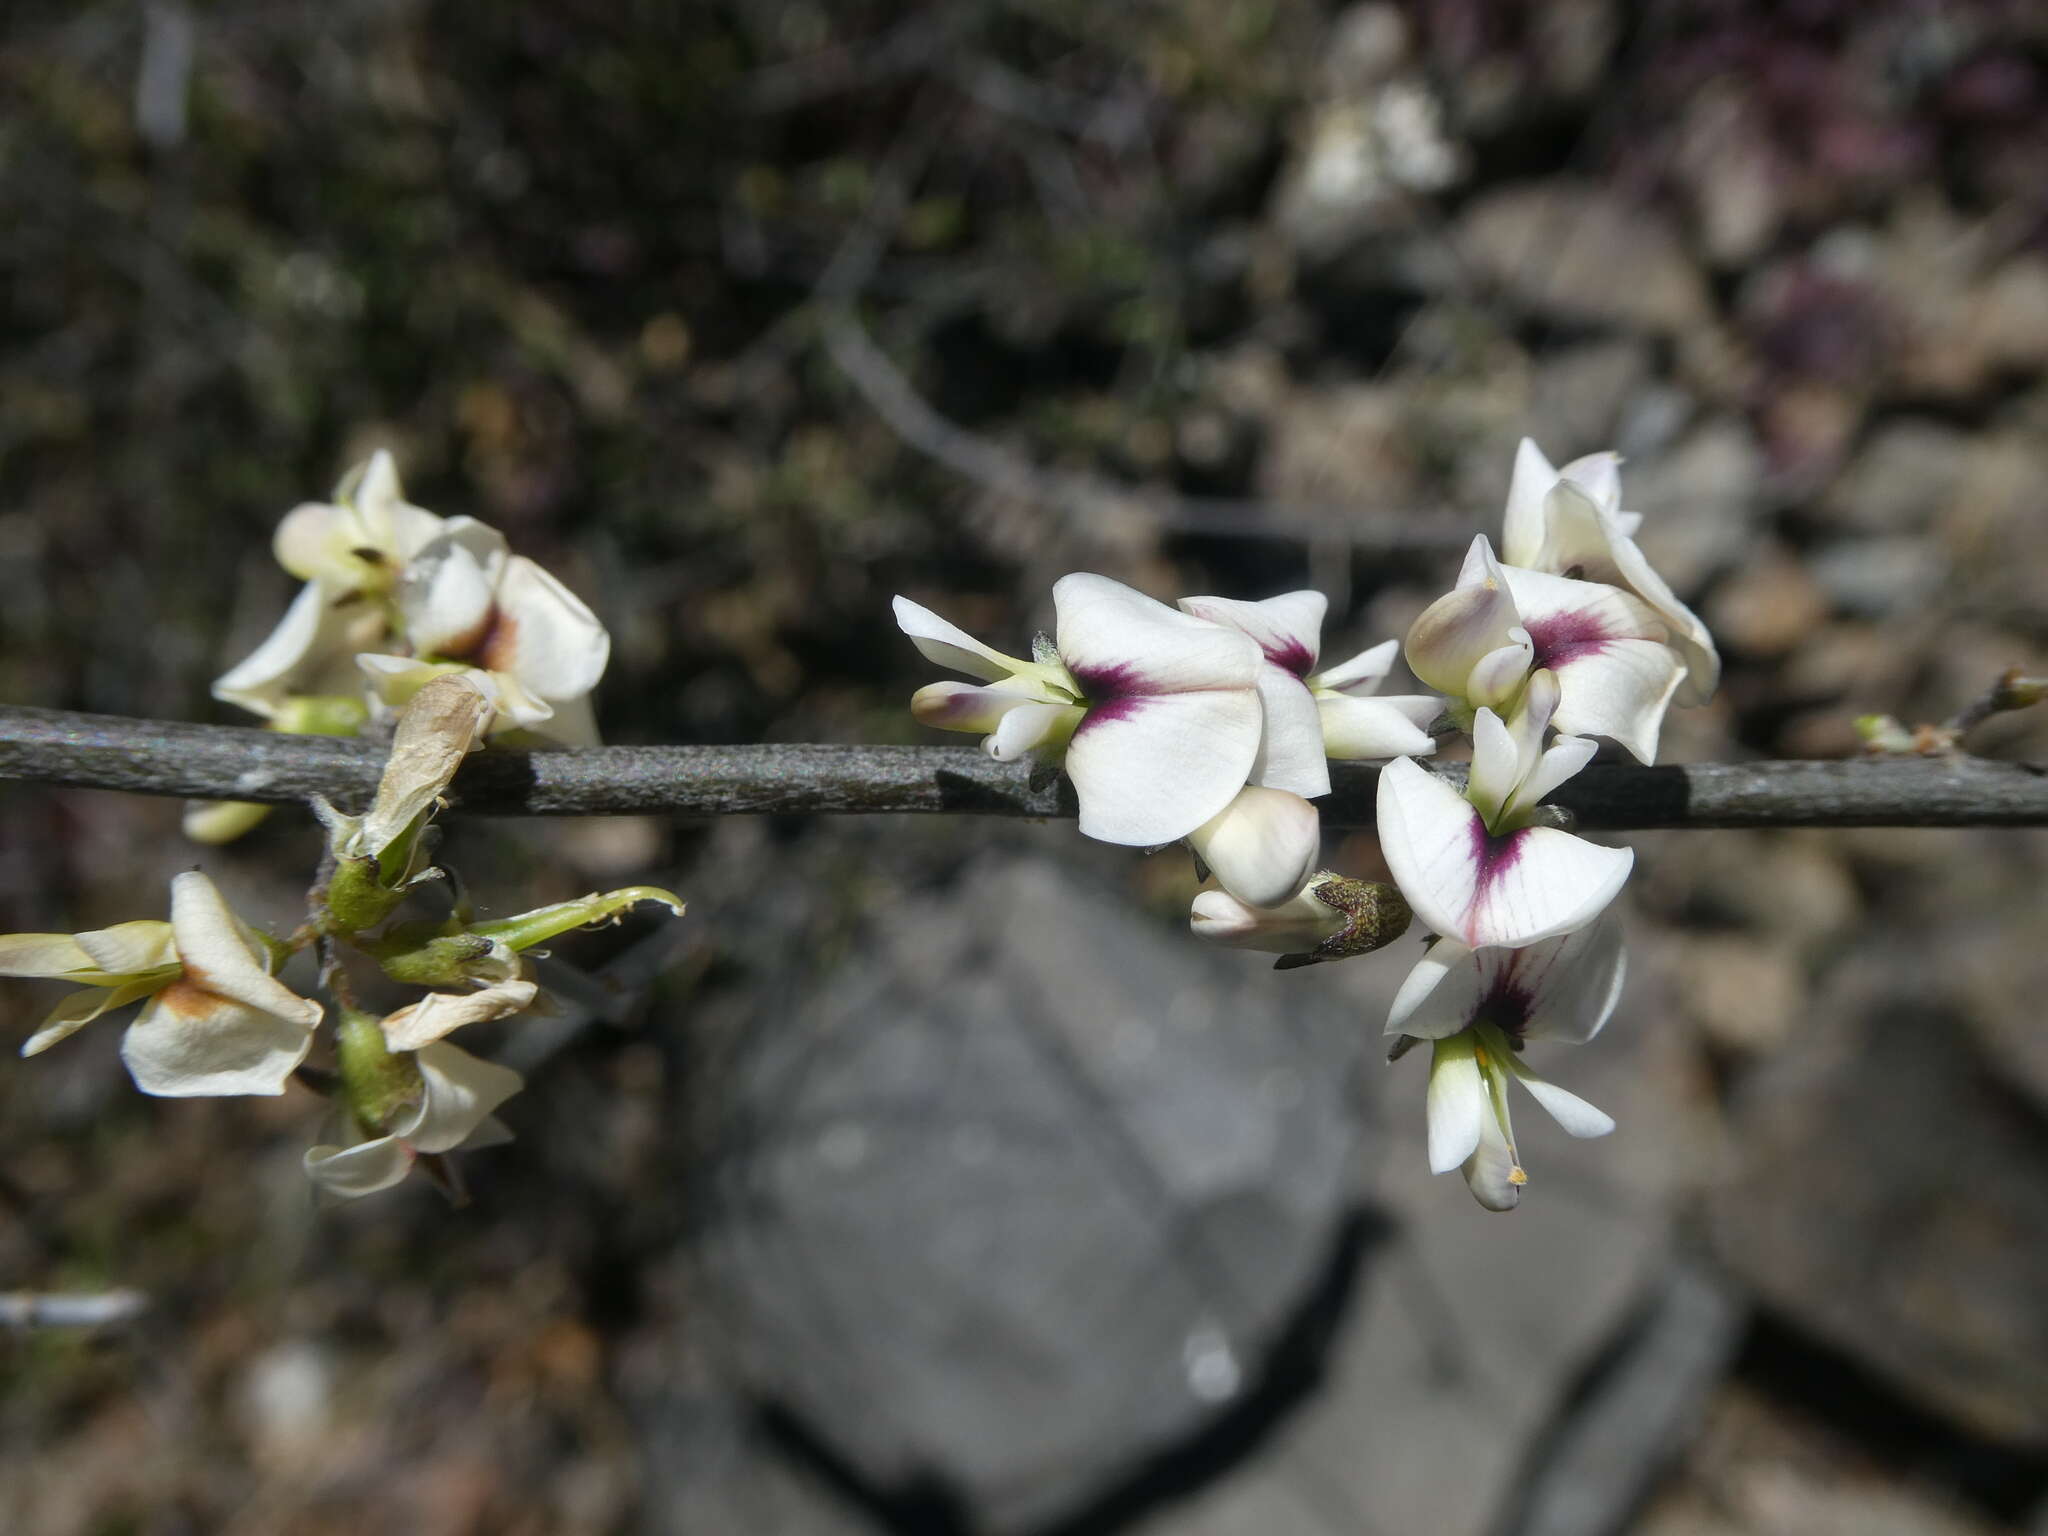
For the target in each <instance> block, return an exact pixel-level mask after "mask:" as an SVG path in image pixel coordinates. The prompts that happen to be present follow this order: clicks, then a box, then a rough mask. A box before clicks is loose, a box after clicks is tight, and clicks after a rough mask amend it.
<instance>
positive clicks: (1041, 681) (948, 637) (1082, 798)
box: [895, 573, 1263, 847]
mask: <svg viewBox="0 0 2048 1536" xmlns="http://www.w3.org/2000/svg"><path fill="white" fill-rule="evenodd" d="M1052 597H1053V610H1054V613H1055V616H1056V626H1055V627H1056V636H1055V638H1053V639H1049V640H1045V641H1043V642H1042V643H1041V644H1040V645H1038V646H1036V647H1034V654H1033V659H1032V660H1030V661H1025V660H1023V659H1022V658H1020V657H1015V656H1006V655H1004V654H1003V653H1002V652H1000V651H996V650H993V649H991V648H990V647H988V646H985V645H983V644H982V643H981V642H980V641H978V640H976V639H974V638H973V637H972V636H971V635H969V634H967V633H966V632H965V631H964V630H962V629H959V628H958V627H956V626H955V625H952V624H949V623H947V622H946V620H944V619H942V618H940V617H939V616H938V615H937V614H935V613H933V612H931V610H929V609H927V608H922V607H920V606H918V605H917V604H916V603H913V602H911V601H909V600H908V599H906V598H902V597H899V598H897V599H896V602H895V611H896V622H897V624H898V625H900V626H901V627H902V630H903V632H904V633H905V634H907V635H908V636H910V638H911V640H912V642H913V643H915V644H916V646H917V648H918V650H919V651H920V652H921V653H922V654H923V655H924V657H925V658H926V659H927V660H929V661H933V662H936V663H938V664H939V665H940V666H944V667H951V668H953V669H955V670H956V671H960V672H965V673H968V674H969V675H971V676H973V677H977V678H979V679H981V681H982V685H983V686H973V685H969V684H964V683H933V684H931V685H930V686H928V687H925V688H921V689H919V690H918V692H917V694H916V696H915V697H914V698H913V699H912V700H911V706H910V707H911V711H912V713H914V714H915V715H916V716H917V718H918V720H919V721H921V722H922V723H924V724H926V725H931V726H937V727H939V728H940V729H942V730H955V731H973V732H977V733H985V736H986V739H985V740H984V741H983V743H982V745H983V746H984V748H985V749H986V750H987V751H988V753H989V755H990V756H991V757H994V758H996V759H997V760H999V761H1004V762H1008V761H1012V760H1014V759H1016V758H1019V757H1023V756H1025V755H1027V754H1030V753H1041V754H1044V755H1047V756H1052V757H1063V759H1064V763H1065V767H1066V771H1067V775H1068V777H1069V778H1071V779H1072V780H1073V784H1074V796H1075V799H1076V800H1077V801H1078V802H1079V805H1080V813H1081V815H1080V823H1081V831H1082V832H1083V833H1084V834H1085V835H1087V836H1089V837H1093V838H1099V839H1101V840H1102V841H1103V842H1107V843H1124V844H1129V845H1132V846H1137V847H1151V846H1154V845H1157V844H1161V843H1170V842H1173V841H1175V840H1176V839H1178V838H1182V837H1186V836H1187V835H1188V834H1189V833H1191V832H1194V831H1195V830H1196V829H1197V828H1199V827H1201V826H1202V825H1203V824H1204V823H1205V822H1208V821H1209V820H1210V819H1211V818H1212V817H1214V816H1216V815H1217V814H1218V813H1219V812H1221V811H1222V810H1223V809H1224V808H1225V807H1226V806H1228V805H1229V804H1230V802H1231V801H1232V799H1234V798H1235V797H1236V795H1237V793H1238V791H1239V790H1240V789H1242V788H1244V786H1245V784H1246V782H1247V780H1248V779H1249V777H1250V775H1251V772H1252V768H1253V764H1254V762H1255V761H1256V759H1257V757H1258V754H1259V745H1260V742H1261V740H1262V736H1263V730H1262V715H1261V711H1260V704H1259V693H1258V679H1259V669H1260V667H1261V666H1262V665H1263V658H1262V656H1261V654H1260V652H1259V648H1258V646H1257V645H1255V644H1253V643H1252V641H1251V640H1250V639H1249V638H1248V637H1246V636H1245V635H1243V634H1240V633H1238V632H1237V631H1235V630H1231V629H1225V628H1223V627H1221V626H1219V625H1216V624H1210V623H1207V622H1205V621H1203V620H1201V619H1197V618H1192V617H1190V616H1189V615H1187V614H1184V613H1177V612H1175V611H1174V610H1173V609H1171V608H1169V607H1167V606H1166V605H1165V604H1164V603H1159V602H1155V601H1153V600H1152V599H1151V598H1149V597H1146V596H1145V595H1144V594H1142V593H1140V592H1135V591H1133V590H1132V589H1131V588H1129V587H1127V586H1124V585H1123V584H1122V583H1121V582H1115V581H1111V580H1110V579H1109V578H1108V577H1106V576H1095V575H1089V574H1085V573H1078V574H1075V575H1071V576H1063V577H1061V578H1060V580H1059V581H1058V582H1056V583H1054V585H1053V591H1052Z"/></svg>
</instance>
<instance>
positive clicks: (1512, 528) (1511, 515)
mask: <svg viewBox="0 0 2048 1536" xmlns="http://www.w3.org/2000/svg"><path fill="white" fill-rule="evenodd" d="M1555 484H1557V471H1556V470H1555V469H1553V468H1552V467H1551V464H1550V460H1548V459H1546V458H1545V457H1544V456H1543V450H1542V449H1541V448H1538V447H1537V446H1536V444H1535V443H1533V442H1532V441H1530V440H1529V439H1528V438H1526V437H1525V438H1523V439H1522V441H1521V444H1520V445H1519V446H1518V447H1517V448H1516V449H1515V472H1514V476H1513V478H1512V479H1510V480H1509V481H1508V507H1507V515H1506V516H1505V517H1504V518H1503V519H1502V521H1501V530H1500V549H1501V556H1502V558H1503V559H1505V560H1506V561H1507V563H1508V564H1509V565H1527V566H1533V567H1536V568H1537V569H1542V568H1543V567H1542V565H1541V562H1540V561H1539V560H1538V558H1537V557H1538V555H1539V554H1540V553H1541V551H1542V548H1543V530H1544V516H1543V502H1544V498H1545V497H1547V496H1548V495H1549V494H1550V488H1551V487H1552V486H1553V485H1555Z"/></svg>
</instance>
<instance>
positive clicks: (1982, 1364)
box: [1709, 850, 2048, 1451]
mask: <svg viewBox="0 0 2048 1536" xmlns="http://www.w3.org/2000/svg"><path fill="white" fill-rule="evenodd" d="M1951 856H1952V857H1953V850H1951ZM1928 894H1929V895H1930V897H1931V896H1934V895H1937V894H1945V896H1946V897H1947V898H1948V899H1949V900H1953V899H1954V898H1955V897H1956V896H1957V895H1958V894H1959V892H1958V890H1957V889H1955V888H1953V887H1952V888H1950V889H1949V890H1948V891H1947V892H1945V893H1937V892H1934V891H1930V892H1929V893H1928ZM1928 954H1937V955H1941V957H1942V960H1941V964H1942V969H1943V970H1946V968H1947V967H1948V965H1949V964H1950V963H1951V961H1950V959H1949V957H1948V956H1947V955H1946V954H1945V953H1943V951H1942V950H1941V949H1940V948H1939V947H1930V946H1928V945H1926V944H1925V943H1924V934H1923V933H1922V932H1921V931H1919V930H1918V929H1909V930H1895V931H1889V932H1882V933H1878V934H1873V935H1869V936H1867V937H1866V938H1865V940H1864V942H1863V943H1862V944H1861V945H1859V946H1858V948H1857V949H1856V950H1854V951H1853V952H1852V953H1851V954H1850V955H1848V956H1847V957H1845V959H1844V961H1843V963H1842V965H1841V967H1840V969H1839V970H1838V971H1837V972H1836V982H1835V985H1834V986H1833V987H1832V989H1831V990H1830V991H1829V993H1828V994H1827V995H1826V998H1825V1000H1824V1002H1823V1003H1822V1004H1820V1005H1818V1006H1817V1007H1816V1008H1815V1010H1814V1012H1813V1016H1812V1017H1811V1019H1810V1022H1809V1027H1808V1028H1807V1029H1806V1030H1805V1031H1803V1032H1802V1033H1801V1034H1800V1035H1799V1037H1798V1038H1797V1039H1796V1040H1795V1042H1794V1044H1793V1046H1792V1048H1791V1049H1788V1050H1787V1051H1785V1052H1784V1053H1783V1054H1781V1055H1780V1056H1779V1057H1777V1058H1776V1059H1775V1060H1773V1061H1771V1062H1770V1063H1768V1064H1767V1065H1765V1066H1764V1067H1762V1068H1761V1069H1759V1071H1758V1072H1757V1074H1756V1075H1755V1077H1753V1078H1752V1079H1751V1080H1749V1081H1748V1082H1747V1083H1745V1084H1744V1085H1743V1088H1742V1091H1741V1092H1740V1093H1739V1094H1738V1096H1737V1098H1736V1099H1735V1101H1734V1103H1733V1104H1732V1106H1731V1109H1730V1141H1731V1144H1732V1146H1733V1148H1734V1151H1735V1165H1734V1168H1733V1170H1732V1172H1731V1174H1730V1176H1729V1177H1728V1179H1727V1180H1726V1182H1725V1183H1724V1184H1723V1185H1722V1187H1721V1188H1719V1189H1718V1190H1717V1191H1716V1192H1715V1193H1714V1195H1713V1197H1712V1199H1711V1202H1710V1221H1709V1228H1710V1232H1711V1236H1712V1240H1713V1243H1714V1246H1715V1248H1716V1250H1717V1251H1718V1253H1719V1254H1720V1256H1721V1258H1722V1260H1723V1261H1724V1262H1725V1263H1726V1264H1728V1265H1729V1266H1730V1267H1731V1268H1732V1269H1733V1270H1734V1271H1735V1272H1736V1273H1737V1274H1738V1275H1740V1276H1741V1277H1742V1278H1743V1279H1744V1280H1745V1281H1746V1282H1747V1283H1748V1284H1749V1285H1750V1286H1751V1287H1753V1288H1754V1290H1755V1291H1756V1293H1757V1294H1758V1296H1759V1298H1760V1300H1761V1301H1762V1303H1763V1304H1764V1305H1765V1306H1767V1307H1769V1308H1771V1309H1772V1310H1774V1311H1775V1312H1777V1313H1778V1314H1779V1315H1780V1316H1781V1317H1782V1318H1784V1319H1785V1320H1786V1321H1787V1322H1788V1323H1789V1324H1790V1325H1791V1326H1792V1327H1794V1328H1796V1329H1799V1330H1801V1331H1803V1332H1805V1333H1808V1334H1811V1335H1812V1336H1814V1337H1816V1338H1819V1339H1822V1340H1825V1341H1826V1342H1827V1343H1829V1344H1830V1345H1832V1346H1833V1347H1835V1348H1837V1349H1840V1350H1843V1351H1846V1352H1847V1353H1848V1354H1850V1355H1852V1356H1853V1357H1855V1358H1856V1359H1857V1360H1859V1361H1860V1362H1862V1363H1863V1364H1864V1365H1866V1366H1867V1367H1869V1368H1870V1369H1872V1370H1874V1371H1876V1372H1878V1373H1879V1374H1881V1375H1883V1376H1885V1377H1887V1378H1889V1379H1890V1380H1891V1381H1893V1382H1894V1383H1896V1384H1897V1385H1898V1387H1899V1388H1900V1390H1901V1391H1903V1392H1904V1393H1906V1394H1907V1395H1908V1396H1910V1397H1912V1398H1914V1399H1916V1400H1917V1401H1919V1402H1920V1403H1922V1404H1924V1405H1926V1406H1928V1407H1929V1408H1931V1409H1933V1410H1935V1411H1937V1412H1941V1413H1945V1414H1947V1415H1950V1416H1952V1417H1954V1418H1956V1419H1958V1420H1960V1421H1961V1422H1962V1423H1963V1424H1965V1425H1967V1426H1968V1427H1969V1428H1970V1429H1971V1430H1972V1431H1973V1432H1974V1433H1976V1434H1979V1435H1984V1436H1988V1437H1990V1438H1993V1439H1996V1440H2001V1441H2004V1442H2007V1443H2009V1444H2014V1445H2025V1446H2029V1447H2032V1448H2034V1449H2035V1450H2036V1451H2038V1450H2039V1449H2040V1448H2041V1447H2042V1446H2044V1445H2048V1376H2044V1375H2043V1373H2042V1371H2041V1370H2040V1362H2041V1360H2043V1359H2044V1358H2048V1312H2044V1311H2043V1309H2042V1307H2041V1305H2040V1299H2041V1297H2042V1296H2043V1295H2044V1294H2048V1250H2044V1249H2043V1248H2042V1246H2041V1244H2040V1243H2039V1242H2038V1241H2036V1238H2037V1235H2038V1234H2039V1233H2040V1232H2041V1231H2042V1230H2043V1228H2044V1226H2048V1181H2044V1180H2043V1179H2042V1177H2041V1157H2042V1154H2041V1134H2040V1122H2039V1119H2038V1118H2037V1116H2036V1115H2035V1114H2034V1113H2032V1112H2030V1111H2029V1110H2028V1109H2027V1108H2026V1107H2025V1106H2023V1105H2022V1104H2021V1103H2019V1102H2018V1101H2017V1100H2016V1099H2015V1098H2014V1097H2013V1096H2012V1095H2011V1094H2010V1093H2009V1092H2008V1091H2007V1090H2006V1089H2005V1088H2004V1087H2003V1086H2002V1085H2001V1084H2000V1083H1999V1082H1998V1081H1996V1080H1995V1079H1994V1078H1993V1077H1992V1075H1991V1074H1990V1073H1987V1072H1986V1071H1985V1070H1984V1069H1983V1067H1982V1066H1981V1065H1980V1064H1979V1062H1978V1060H1977V1059H1976V1055H1975V1053H1974V1052H1973V1051H1972V1050H1971V1049H1970V1045H1969V1038H1968V1033H1967V1025H1966V1023H1965V1021H1964V1020H1963V1019H1962V1018H1960V1017H1958V1016H1957V1012H1956V1010H1955V1009H1954V1008H1953V1007H1952V1006H1950V1005H1949V1004H1948V1003H1947V1002H1946V1000H1945V999H1944V996H1943V991H1942V978H1941V974H1940V972H1936V971H1934V970H1933V969H1932V968H1931V967H1930V965H1929V964H1928V963H1927V961H1926V960H1925V959H1924V958H1923V956H1926V955H1928Z"/></svg>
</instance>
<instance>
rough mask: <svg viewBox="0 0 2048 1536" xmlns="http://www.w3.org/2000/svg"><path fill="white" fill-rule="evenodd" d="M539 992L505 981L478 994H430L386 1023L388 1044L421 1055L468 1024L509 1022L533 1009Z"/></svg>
mask: <svg viewBox="0 0 2048 1536" xmlns="http://www.w3.org/2000/svg"><path fill="white" fill-rule="evenodd" d="M538 991H539V988H537V987H535V986H534V984H533V983H532V982H530V981H519V980H512V981H501V982H498V983H496V984H495V985H493V986H488V987H485V988H483V989H482V990H481V991H477V992H429V993H428V994H427V995H426V996H425V997H423V998H421V999H420V1000H419V1001H418V1002H416V1003H412V1004H409V1005H407V1006H406V1007H404V1008H400V1009H399V1010H398V1011H397V1012H396V1013H393V1014H390V1015H388V1016H387V1017H386V1018H385V1020H384V1043H385V1044H386V1045H387V1046H389V1047H390V1048H391V1049H392V1050H394V1051H417V1050H419V1049H420V1048H421V1047H422V1046H426V1045H431V1044H432V1043H433V1042H434V1041H436V1040H439V1039H441V1038H442V1037H443V1036H444V1035H447V1034H448V1033H450V1032H451V1031H453V1030H457V1029H460V1028H462V1026H463V1025H465V1024H483V1023H487V1022H489V1021H490V1020H492V1019H503V1018H508V1017H510V1016H511V1015H512V1014H515V1013H518V1012H520V1011H521V1010H522V1009H524V1008H527V1007H530V1006H531V1005H532V1003H533V999H534V994H535V993H536V992H538Z"/></svg>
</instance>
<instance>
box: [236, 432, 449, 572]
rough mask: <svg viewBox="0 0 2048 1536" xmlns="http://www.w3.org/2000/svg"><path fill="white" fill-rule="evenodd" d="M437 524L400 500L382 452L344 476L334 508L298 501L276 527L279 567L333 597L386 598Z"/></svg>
mask: <svg viewBox="0 0 2048 1536" xmlns="http://www.w3.org/2000/svg"><path fill="white" fill-rule="evenodd" d="M440 531H441V519H440V518H438V517H436V516H435V515H434V514H433V513H431V512H428V511H426V510H425V509H423V508H420V507H416V506H414V505H412V503H410V502H409V501H407V500H406V499H405V492H404V490H403V489H402V488H401V487H400V485H399V483H398V465H397V464H396V462H394V461H393V459H392V457H391V455H390V454H389V453H388V452H386V451H385V450H384V449H382V448H379V449H378V450H377V451H376V452H375V453H373V454H371V455H370V457H369V459H368V460H366V461H365V462H364V463H361V464H358V465H357V466H356V467H355V468H354V469H352V470H350V471H349V472H348V473H347V474H346V475H344V476H343V477H342V481H341V484H340V485H338V486H336V487H335V491H334V502H333V504H332V505H328V504H326V503H322V502H312V501H309V502H303V503H301V504H300V505H299V506H296V507H294V508H292V510H291V511H289V512H287V513H286V514H285V515H284V521H282V522H281V523H279V524H278V525H277V535H276V537H275V538H274V539H273V540H272V542H271V549H272V551H273V552H274V553H275V554H276V556H277V563H278V564H279V565H281V566H283V567H284V568H285V569H286V570H288V571H290V572H291V573H292V574H293V575H294V576H296V577H298V578H299V579H300V580H301V581H308V582H313V583H315V584H316V585H319V586H322V587H324V588H326V589H327V590H328V591H329V592H331V593H334V594H336V595H340V594H343V593H350V592H372V593H379V592H389V591H390V590H391V589H392V588H393V587H395V586H396V585H397V584H398V578H399V576H400V575H401V574H402V573H403V572H404V570H405V567H406V564H407V562H409V561H410V560H411V559H412V557H413V556H414V555H415V554H417V553H419V551H420V550H421V549H423V548H425V547H426V545H427V543H428V542H429V541H430V540H431V539H433V537H434V536H435V535H436V534H438V533H439V532H440Z"/></svg>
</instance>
